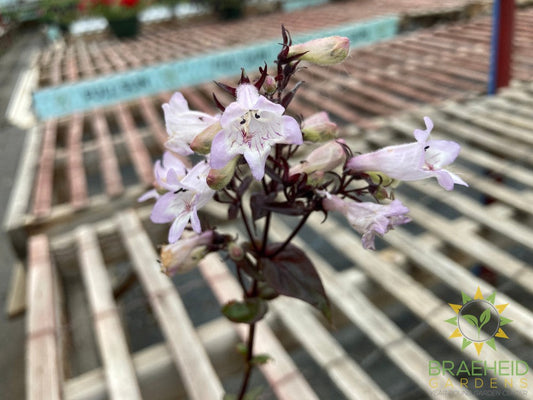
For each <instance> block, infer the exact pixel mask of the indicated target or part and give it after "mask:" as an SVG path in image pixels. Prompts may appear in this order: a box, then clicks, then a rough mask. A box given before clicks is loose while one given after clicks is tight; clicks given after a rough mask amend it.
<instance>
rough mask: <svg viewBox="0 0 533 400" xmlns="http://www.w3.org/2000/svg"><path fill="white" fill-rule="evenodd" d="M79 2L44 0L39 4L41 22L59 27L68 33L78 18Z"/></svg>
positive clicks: (72, 0)
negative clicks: (70, 26)
mask: <svg viewBox="0 0 533 400" xmlns="http://www.w3.org/2000/svg"><path fill="white" fill-rule="evenodd" d="M77 4H78V1H77V0H43V1H41V2H40V4H39V13H40V15H41V21H43V22H45V23H47V24H52V25H57V26H58V27H59V29H60V30H61V32H62V33H67V32H68V29H69V25H70V23H71V22H72V21H73V20H74V19H76V17H77V16H78V10H77V7H76V6H77Z"/></svg>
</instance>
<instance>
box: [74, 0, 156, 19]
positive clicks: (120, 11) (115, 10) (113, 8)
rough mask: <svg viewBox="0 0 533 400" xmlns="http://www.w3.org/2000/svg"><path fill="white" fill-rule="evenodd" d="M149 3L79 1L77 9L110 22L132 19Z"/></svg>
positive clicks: (136, 1) (110, 0) (143, 1)
mask: <svg viewBox="0 0 533 400" xmlns="http://www.w3.org/2000/svg"><path fill="white" fill-rule="evenodd" d="M151 3H152V1H149V0H81V1H80V2H79V3H78V9H79V10H80V11H81V12H83V13H87V14H92V15H101V16H103V17H105V18H107V19H108V20H111V19H118V18H126V17H133V16H135V15H137V14H138V13H139V12H140V11H142V10H144V9H145V8H146V7H148V6H149V5H150V4H151Z"/></svg>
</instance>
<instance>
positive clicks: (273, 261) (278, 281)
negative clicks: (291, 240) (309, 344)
mask: <svg viewBox="0 0 533 400" xmlns="http://www.w3.org/2000/svg"><path fill="white" fill-rule="evenodd" d="M280 246H281V244H280V243H275V244H272V245H271V246H269V249H268V251H269V253H270V254H275V253H276V251H277V249H279V248H280ZM261 264H262V266H263V274H264V276H265V280H266V282H267V283H268V284H269V285H270V286H271V287H272V288H273V289H274V290H276V291H277V292H278V293H279V294H282V295H285V296H289V297H295V298H297V299H300V300H303V301H305V302H307V303H309V304H311V305H312V306H314V307H316V308H317V309H318V310H320V311H321V312H322V314H324V316H325V317H326V318H327V319H328V320H331V310H330V306H329V301H328V299H327V297H326V292H325V290H324V286H322V281H321V280H320V276H319V275H318V273H317V271H316V269H315V267H314V265H313V263H312V262H311V260H310V259H309V258H308V257H307V256H306V255H305V253H304V252H303V251H302V250H300V249H299V248H298V247H296V246H293V245H291V244H289V245H287V246H286V247H285V248H284V249H283V250H282V251H281V252H279V254H276V256H274V257H273V258H267V257H264V258H261Z"/></svg>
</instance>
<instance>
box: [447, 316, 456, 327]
mask: <svg viewBox="0 0 533 400" xmlns="http://www.w3.org/2000/svg"><path fill="white" fill-rule="evenodd" d="M444 322H447V323H449V324H452V325H456V326H457V317H452V318H450V319H447V320H446V321H444Z"/></svg>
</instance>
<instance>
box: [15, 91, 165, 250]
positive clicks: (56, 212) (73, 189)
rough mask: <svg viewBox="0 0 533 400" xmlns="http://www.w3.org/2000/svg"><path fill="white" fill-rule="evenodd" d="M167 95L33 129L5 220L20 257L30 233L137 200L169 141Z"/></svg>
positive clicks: (71, 223)
mask: <svg viewBox="0 0 533 400" xmlns="http://www.w3.org/2000/svg"><path fill="white" fill-rule="evenodd" d="M169 97H170V94H167V97H166V98H167V100H166V101H168V98H169ZM164 101H165V100H164V99H163V96H159V97H156V98H151V99H148V98H143V99H140V100H139V101H137V102H134V103H129V104H120V105H117V106H113V107H110V108H106V109H97V110H94V111H90V112H88V113H84V114H75V115H73V116H71V117H68V118H63V119H59V120H50V121H47V122H44V123H43V124H41V125H39V126H37V127H36V128H34V129H31V130H30V131H28V135H27V140H26V151H25V153H24V158H23V160H22V161H21V163H20V167H19V173H18V178H17V180H16V186H15V188H14V190H13V193H12V197H11V201H10V204H9V206H8V212H7V213H6V222H5V227H6V229H7V231H8V232H10V234H11V239H12V242H13V244H14V248H15V250H16V251H17V253H18V254H19V256H21V257H23V256H24V254H25V250H24V247H25V241H26V236H27V234H28V232H37V231H43V230H48V229H51V230H52V231H53V230H54V229H56V230H64V229H65V228H68V227H72V226H74V225H75V224H76V223H77V221H80V220H84V219H85V220H87V219H89V220H90V219H93V220H94V219H95V218H96V219H98V218H102V217H105V216H106V215H109V214H110V212H112V211H113V209H115V207H116V206H118V207H124V206H133V205H135V203H136V198H137V197H138V196H139V195H141V194H142V193H143V192H144V191H145V189H146V188H148V187H149V186H150V185H151V184H152V182H153V179H154V176H153V172H152V168H153V161H154V160H155V158H157V157H159V156H160V155H161V154H162V152H163V148H164V142H165V141H166V139H167V133H166V130H165V127H164V121H163V119H162V115H161V114H162V110H161V104H162V103H163V102H164Z"/></svg>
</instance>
